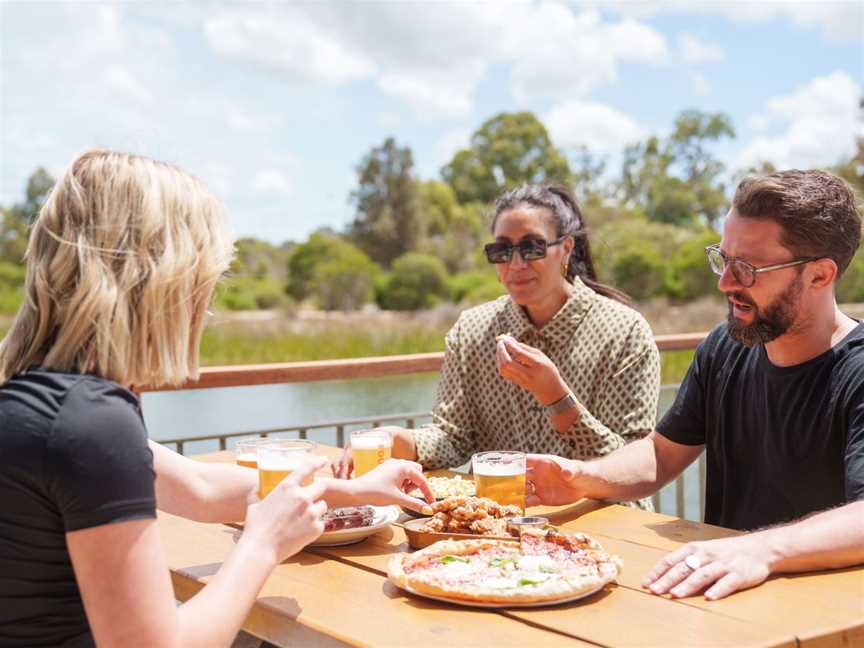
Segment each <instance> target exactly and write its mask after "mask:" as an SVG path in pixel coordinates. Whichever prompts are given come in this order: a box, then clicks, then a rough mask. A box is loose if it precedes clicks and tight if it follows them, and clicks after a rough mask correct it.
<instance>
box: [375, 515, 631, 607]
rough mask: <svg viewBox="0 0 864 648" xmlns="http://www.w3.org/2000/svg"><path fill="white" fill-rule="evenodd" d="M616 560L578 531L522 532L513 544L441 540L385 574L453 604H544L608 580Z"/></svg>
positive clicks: (397, 559) (401, 557)
mask: <svg viewBox="0 0 864 648" xmlns="http://www.w3.org/2000/svg"><path fill="white" fill-rule="evenodd" d="M621 566H622V563H621V559H620V558H618V557H617V556H613V555H610V554H608V553H606V552H605V551H603V548H602V547H601V546H600V545H599V544H598V543H597V541H595V540H593V539H592V538H590V537H589V536H587V535H585V534H582V533H574V534H563V533H559V532H558V531H554V530H539V529H526V530H525V532H524V533H523V534H522V537H521V538H520V539H519V540H518V541H517V540H512V541H511V540H492V539H482V538H478V539H476V540H442V541H440V542H436V543H435V544H433V545H430V546H428V547H426V548H425V549H421V550H419V551H416V552H414V553H413V554H397V555H395V556H393V558H392V559H391V560H390V564H389V566H388V570H387V575H388V577H389V578H390V580H391V581H392V582H393V583H394V584H395V585H398V586H399V587H401V588H403V589H406V590H409V591H412V592H416V593H417V594H422V595H427V596H433V597H438V598H446V599H451V600H453V601H454V602H457V603H458V602H460V601H461V602H474V603H489V604H496V603H497V604H501V605H507V604H544V603H555V602H556V601H566V600H570V599H574V598H578V597H579V596H580V595H584V594H589V593H591V592H595V591H597V590H599V589H600V588H602V587H603V586H604V585H606V584H607V583H610V582H613V581H614V580H615V579H616V578H617V577H618V574H619V573H620V571H621Z"/></svg>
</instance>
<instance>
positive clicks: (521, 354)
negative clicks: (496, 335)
mask: <svg viewBox="0 0 864 648" xmlns="http://www.w3.org/2000/svg"><path fill="white" fill-rule="evenodd" d="M501 342H502V343H503V345H504V348H505V349H506V351H507V353H508V354H509V355H510V357H511V358H512V359H513V361H514V362H516V363H518V364H520V365H522V366H524V367H533V366H534V364H536V363H535V360H534V358H533V357H532V356H531V354H530V353H529V351H528V349H532V350H533V347H529V346H528V345H527V344H522V343H521V342H519V341H518V340H516V339H514V338H502V340H501Z"/></svg>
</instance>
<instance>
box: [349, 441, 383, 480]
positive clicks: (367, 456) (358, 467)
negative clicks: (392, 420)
mask: <svg viewBox="0 0 864 648" xmlns="http://www.w3.org/2000/svg"><path fill="white" fill-rule="evenodd" d="M392 452H393V436H392V435H391V434H390V433H389V432H387V431H386V430H355V431H354V432H352V433H351V455H352V456H353V457H354V476H355V477H360V476H361V475H365V474H366V473H367V472H369V471H370V470H372V469H373V468H374V467H375V466H377V465H378V464H381V463H384V462H385V461H387V460H388V459H389V458H390V457H391V455H392Z"/></svg>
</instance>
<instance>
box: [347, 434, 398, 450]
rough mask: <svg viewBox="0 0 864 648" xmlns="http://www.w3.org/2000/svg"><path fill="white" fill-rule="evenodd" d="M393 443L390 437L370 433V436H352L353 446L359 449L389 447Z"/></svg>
mask: <svg viewBox="0 0 864 648" xmlns="http://www.w3.org/2000/svg"><path fill="white" fill-rule="evenodd" d="M391 444H392V440H391V439H388V438H387V437H386V436H384V435H381V436H375V435H372V434H370V435H369V436H362V435H361V436H355V437H351V447H352V448H357V449H358V450H371V449H373V448H389V447H390V445H391Z"/></svg>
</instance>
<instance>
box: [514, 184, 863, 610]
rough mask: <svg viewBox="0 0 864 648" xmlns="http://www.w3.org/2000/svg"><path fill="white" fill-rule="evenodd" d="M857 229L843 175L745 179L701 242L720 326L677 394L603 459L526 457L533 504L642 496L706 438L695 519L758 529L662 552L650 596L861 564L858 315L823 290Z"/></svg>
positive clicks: (729, 588)
mask: <svg viewBox="0 0 864 648" xmlns="http://www.w3.org/2000/svg"><path fill="white" fill-rule="evenodd" d="M860 239H861V216H860V214H859V212H858V209H857V207H856V204H855V196H854V194H853V192H852V190H851V189H850V188H849V186H848V185H847V184H846V183H845V182H844V181H843V180H841V179H840V178H838V177H836V176H834V175H832V174H830V173H826V172H823V171H783V172H779V173H773V174H771V175H766V176H756V177H750V178H746V179H745V180H743V181H742V182H741V184H740V185H739V186H738V189H737V191H736V194H735V198H734V200H733V203H732V209H731V210H730V211H729V214H728V215H727V216H726V219H725V223H724V227H723V237H722V241H721V242H720V244H719V245H716V246H709V247H708V248H707V249H706V253H707V255H708V261H709V263H710V265H711V268H712V269H713V270H714V272H715V273H716V274H718V275H719V276H720V280H719V284H718V286H719V288H720V290H721V291H722V292H723V293H724V294H725V295H726V298H727V300H728V302H729V317H728V321H727V322H725V323H724V324H721V325H720V326H718V327H717V328H715V329H714V330H713V331H712V332H711V333H710V335H709V336H708V337H707V338H706V339H705V341H704V342H703V343H702V344H701V345H700V346H699V348H698V350H697V351H696V355H695V358H694V360H693V363H692V365H691V366H690V369H689V370H688V372H687V376H686V377H685V378H684V382H683V383H682V384H681V388H680V390H679V391H678V395H677V397H676V400H675V403H674V404H673V405H672V407H671V409H670V410H669V411H668V412H667V413H666V415H665V416H664V417H663V419H662V420H661V421H660V423H659V424H658V425H657V429H656V431H654V432H652V433H651V434H650V435H648V436H647V437H646V438H644V439H642V440H639V441H636V442H634V443H632V444H630V445H627V446H625V447H623V448H621V449H620V450H618V451H616V452H614V453H612V454H611V455H608V456H606V457H604V458H602V459H598V460H596V461H590V462H582V461H572V460H566V459H562V458H560V457H553V456H549V455H533V456H530V457H529V471H530V474H529V480H531V481H532V482H533V487H534V490H535V492H536V497H534V498H529V504H532V503H533V504H539V503H543V504H564V503H569V502H572V501H575V500H576V499H579V498H580V497H593V498H598V499H610V500H628V499H637V498H640V497H645V496H646V495H649V494H651V493H653V492H655V491H657V490H659V489H660V488H662V487H663V486H664V485H665V484H666V483H668V482H669V481H671V480H673V479H675V478H676V477H677V476H678V475H679V474H681V473H682V472H683V471H684V469H685V468H686V467H687V466H688V465H689V464H690V463H692V462H693V461H694V460H695V459H696V458H697V457H698V456H699V455H700V454H701V452H702V450H703V448H705V449H706V451H707V476H706V502H705V504H706V506H705V522H707V523H709V524H715V525H720V526H725V527H731V528H734V529H740V530H747V531H753V532H752V533H748V534H745V535H741V536H736V537H732V538H725V539H720V540H711V541H708V542H694V543H689V544H687V545H685V546H683V547H681V548H680V549H678V550H676V551H674V552H672V553H671V554H669V555H668V556H666V557H665V558H664V559H663V560H662V561H661V562H660V563H658V565H657V566H655V567H654V569H653V570H652V571H651V572H649V574H648V575H647V576H646V578H645V580H644V581H643V585H644V586H645V587H647V588H648V589H649V590H650V591H652V592H654V593H656V594H664V593H667V592H669V593H671V595H672V596H675V597H683V596H690V595H692V594H695V593H696V592H699V591H702V590H705V596H706V598H708V599H717V598H721V597H723V596H727V595H728V594H731V593H732V592H734V591H736V590H739V589H743V588H746V587H752V586H754V585H758V584H759V583H761V582H762V581H764V580H765V579H766V578H767V577H768V576H769V575H770V574H772V573H780V572H797V571H810V570H816V569H826V568H838V567H844V566H849V565H853V564H859V563H864V323H860V322H858V321H856V320H854V319H852V318H850V317H848V316H847V315H845V314H844V313H842V312H841V311H840V309H839V308H838V307H837V303H836V299H835V290H834V288H835V285H836V282H837V280H838V279H839V278H840V276H841V275H842V274H843V271H844V270H845V269H846V268H847V266H848V265H849V262H850V261H851V260H852V257H853V256H854V254H855V251H856V249H857V248H858V244H859V242H860ZM760 529H761V530H760Z"/></svg>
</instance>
